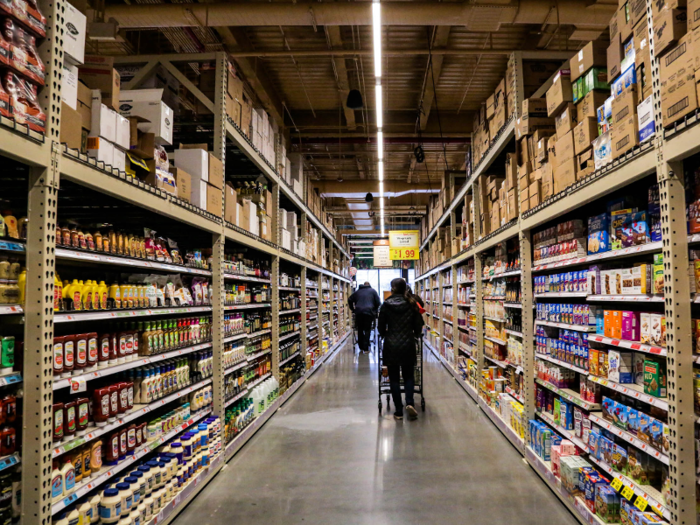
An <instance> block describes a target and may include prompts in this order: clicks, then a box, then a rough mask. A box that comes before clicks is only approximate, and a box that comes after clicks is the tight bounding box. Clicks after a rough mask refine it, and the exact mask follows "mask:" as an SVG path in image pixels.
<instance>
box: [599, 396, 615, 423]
mask: <svg viewBox="0 0 700 525" xmlns="http://www.w3.org/2000/svg"><path fill="white" fill-rule="evenodd" d="M601 406H602V408H603V419H607V420H608V421H614V419H613V411H614V410H615V401H613V400H612V399H610V398H609V397H605V396H603V403H602V404H601Z"/></svg>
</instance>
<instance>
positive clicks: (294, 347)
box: [280, 337, 301, 361]
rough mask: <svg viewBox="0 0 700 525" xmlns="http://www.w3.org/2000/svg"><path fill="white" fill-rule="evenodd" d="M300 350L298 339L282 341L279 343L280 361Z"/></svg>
mask: <svg viewBox="0 0 700 525" xmlns="http://www.w3.org/2000/svg"><path fill="white" fill-rule="evenodd" d="M300 350H301V341H300V340H299V338H296V337H294V338H292V339H291V340H289V341H282V343H280V361H284V360H285V359H287V358H288V357H289V356H290V355H293V354H294V353H295V352H298V351H300Z"/></svg>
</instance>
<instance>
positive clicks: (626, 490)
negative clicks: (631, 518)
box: [620, 487, 634, 501]
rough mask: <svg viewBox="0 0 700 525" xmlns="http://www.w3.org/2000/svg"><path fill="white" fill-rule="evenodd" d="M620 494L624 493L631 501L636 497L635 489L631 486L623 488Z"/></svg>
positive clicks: (623, 495) (624, 496)
mask: <svg viewBox="0 0 700 525" xmlns="http://www.w3.org/2000/svg"><path fill="white" fill-rule="evenodd" d="M620 494H622V497H623V498H625V499H626V500H629V501H632V498H633V497H634V491H633V490H632V489H631V488H629V487H625V488H624V489H622V492H620Z"/></svg>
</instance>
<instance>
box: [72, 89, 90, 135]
mask: <svg viewBox="0 0 700 525" xmlns="http://www.w3.org/2000/svg"><path fill="white" fill-rule="evenodd" d="M75 109H76V110H77V111H78V113H80V117H81V119H82V121H83V128H84V129H86V130H88V131H90V127H91V125H92V90H91V89H90V88H89V87H87V86H86V85H85V84H84V83H83V82H80V81H78V102H77V107H76V108H75Z"/></svg>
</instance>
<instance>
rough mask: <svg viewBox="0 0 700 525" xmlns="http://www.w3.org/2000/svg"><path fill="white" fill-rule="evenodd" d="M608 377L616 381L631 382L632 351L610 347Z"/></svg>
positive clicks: (632, 375) (632, 379) (632, 376)
mask: <svg viewBox="0 0 700 525" xmlns="http://www.w3.org/2000/svg"><path fill="white" fill-rule="evenodd" d="M608 379H610V380H611V381H615V382H616V383H632V382H633V381H634V374H633V366H632V352H622V351H620V350H612V349H611V350H610V351H608Z"/></svg>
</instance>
